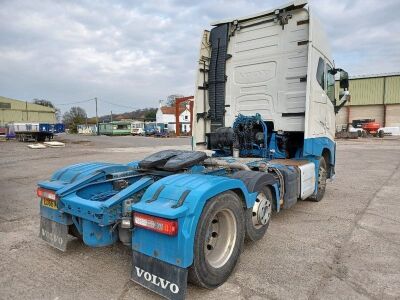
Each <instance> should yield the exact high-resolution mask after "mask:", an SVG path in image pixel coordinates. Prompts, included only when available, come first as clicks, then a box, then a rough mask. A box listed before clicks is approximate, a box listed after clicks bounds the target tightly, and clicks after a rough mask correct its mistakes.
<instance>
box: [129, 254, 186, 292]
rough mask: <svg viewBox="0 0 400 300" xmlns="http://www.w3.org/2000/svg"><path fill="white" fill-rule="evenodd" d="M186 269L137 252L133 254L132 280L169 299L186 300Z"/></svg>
mask: <svg viewBox="0 0 400 300" xmlns="http://www.w3.org/2000/svg"><path fill="white" fill-rule="evenodd" d="M187 273H188V270H187V269H186V268H180V267H177V266H174V265H171V264H169V263H166V262H163V261H161V260H159V259H156V258H153V257H150V256H147V255H144V254H142V253H139V252H137V251H133V253H132V273H131V279H132V280H133V281H134V282H136V283H138V284H140V285H142V286H144V287H145V288H148V289H149V290H151V291H153V292H155V293H157V294H158V295H160V296H163V297H165V298H167V299H171V300H172V299H173V300H178V299H185V294H186V288H187Z"/></svg>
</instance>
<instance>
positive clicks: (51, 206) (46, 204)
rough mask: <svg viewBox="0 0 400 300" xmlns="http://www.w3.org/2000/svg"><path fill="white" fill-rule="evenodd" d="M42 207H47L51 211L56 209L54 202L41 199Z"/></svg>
mask: <svg viewBox="0 0 400 300" xmlns="http://www.w3.org/2000/svg"><path fill="white" fill-rule="evenodd" d="M42 205H43V206H46V207H49V208H51V209H57V201H55V200H51V199H47V198H43V199H42Z"/></svg>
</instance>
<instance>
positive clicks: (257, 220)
mask: <svg viewBox="0 0 400 300" xmlns="http://www.w3.org/2000/svg"><path fill="white" fill-rule="evenodd" d="M272 203H273V196H272V192H271V189H270V188H269V187H264V188H262V189H261V191H260V192H259V193H258V195H257V198H256V202H255V203H254V206H253V207H252V208H249V209H247V211H246V240H249V241H258V240H260V239H261V238H262V237H263V236H264V235H265V232H266V231H267V229H268V226H269V221H270V219H271V214H272Z"/></svg>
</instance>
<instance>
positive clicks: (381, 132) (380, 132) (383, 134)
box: [378, 129, 385, 138]
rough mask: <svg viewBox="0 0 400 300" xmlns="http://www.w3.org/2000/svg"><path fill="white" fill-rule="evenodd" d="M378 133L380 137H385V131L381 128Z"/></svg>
mask: <svg viewBox="0 0 400 300" xmlns="http://www.w3.org/2000/svg"><path fill="white" fill-rule="evenodd" d="M378 135H379V137H380V138H383V137H384V136H385V132H384V131H383V130H382V129H381V130H379V132H378Z"/></svg>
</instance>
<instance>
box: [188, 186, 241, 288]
mask: <svg viewBox="0 0 400 300" xmlns="http://www.w3.org/2000/svg"><path fill="white" fill-rule="evenodd" d="M244 219H245V218H244V209H243V203H242V201H241V199H240V198H239V196H238V195H237V194H235V193H234V192H231V191H229V192H225V193H222V194H220V195H218V196H215V197H214V198H212V199H210V200H209V201H208V202H207V204H206V205H205V207H204V209H203V212H202V214H201V217H200V220H199V222H198V224H197V230H196V236H195V240H194V249H193V251H194V259H193V265H192V266H191V267H190V269H189V281H190V282H192V283H194V284H195V285H197V286H200V287H205V288H208V289H212V288H216V287H218V286H219V285H221V284H223V283H224V282H225V281H226V280H227V279H228V277H229V275H230V274H231V273H232V271H233V269H234V268H235V266H236V262H237V260H238V258H239V256H240V253H241V252H242V248H243V242H244V235H245V225H244Z"/></svg>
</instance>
